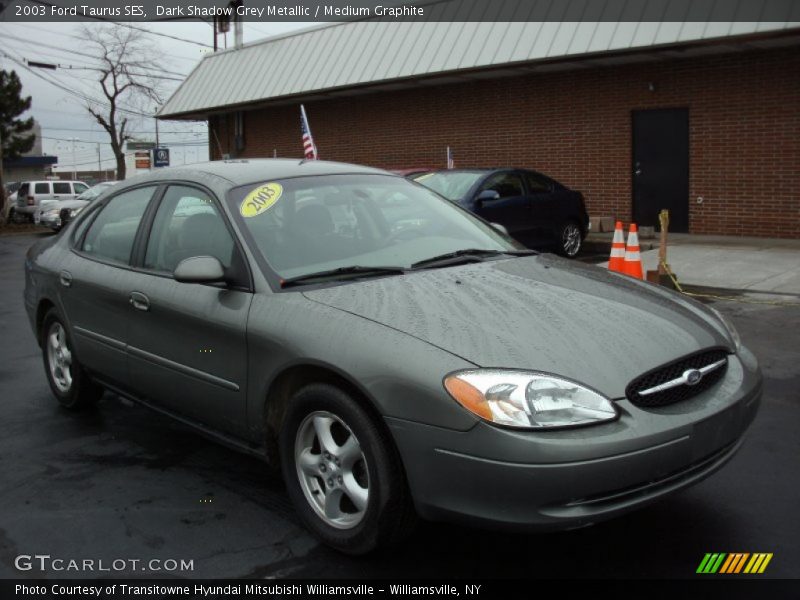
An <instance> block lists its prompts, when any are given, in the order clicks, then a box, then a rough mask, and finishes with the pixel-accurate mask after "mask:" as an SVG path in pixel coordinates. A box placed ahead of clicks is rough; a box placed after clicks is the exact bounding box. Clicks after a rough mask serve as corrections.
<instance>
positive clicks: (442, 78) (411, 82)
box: [157, 29, 800, 121]
mask: <svg viewBox="0 0 800 600" xmlns="http://www.w3.org/2000/svg"><path fill="white" fill-rule="evenodd" d="M795 45H800V29H788V30H780V31H770V32H764V33H756V34H749V35H742V36H736V37H723V38H716V39H708V40H700V41H696V42H689V43H687V42H681V43H674V44H664V45H661V46H647V47H643V48H635V49H629V50H618V51H604V52H595V53H586V54H582V55H570V56H564V57H556V58H552V59H537V60H529V61H519V62H515V63H506V64H503V65H497V66H488V67H479V68H475V69H462V70H452V71H443V72H439V73H435V74H431V75H424V76H411V77H405V78H397V79H392V80H382V81H375V82H366V83H359V84H354V85H344V86H339V87H331V88H327V89H320V90H310V91H302V92H299V93H295V94H286V95H282V96H276V97H272V98H267V99H262V100H256V101H249V102H241V103H230V104H225V105H222V106H213V107H205V108H200V109H197V110H189V111H185V112H178V113H171V114H167V115H158V117H157V118H158V119H160V120H187V121H197V120H206V119H208V118H209V117H211V116H214V115H220V114H226V113H230V112H232V111H238V110H254V109H259V108H269V107H273V106H282V105H287V104H299V103H301V102H311V101H314V100H322V99H326V98H341V97H348V96H360V95H365V94H371V93H378V92H384V91H397V90H404V89H409V88H419V87H428V86H440V85H448V84H454V83H465V82H470V81H477V80H487V79H489V80H490V79H502V78H505V77H514V76H519V75H530V74H532V73H552V72H557V71H568V70H579V69H591V68H599V67H610V66H617V65H627V64H635V63H645V62H658V61H668V60H675V59H681V58H693V57H701V56H712V55H718V54H728V53H736V52H747V51H752V50H759V49H762V50H763V49H770V48H780V47H787V46H795ZM190 76H191V75H190Z"/></svg>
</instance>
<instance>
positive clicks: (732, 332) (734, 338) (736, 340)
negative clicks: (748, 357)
mask: <svg viewBox="0 0 800 600" xmlns="http://www.w3.org/2000/svg"><path fill="white" fill-rule="evenodd" d="M708 308H710V309H711V310H712V311H713V312H714V314H715V315H717V318H718V319H719V320H720V321H721V322H722V324H723V325H724V326H725V329H726V330H727V331H728V335H729V336H730V338H731V342H732V343H733V348H734V350H736V352H739V350H741V349H742V338H740V337H739V332H738V331H736V327H734V325H733V322H732V321H731V320H730V319H729V318H728V317H726V316H725V315H723V314H722V313H721V312H719V311H718V310H717V309H716V308H714V307H713V306H709V307H708Z"/></svg>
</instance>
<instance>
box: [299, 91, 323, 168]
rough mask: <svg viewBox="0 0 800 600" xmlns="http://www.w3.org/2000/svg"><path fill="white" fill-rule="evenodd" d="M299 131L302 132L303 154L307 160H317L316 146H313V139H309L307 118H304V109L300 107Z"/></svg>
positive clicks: (309, 129)
mask: <svg viewBox="0 0 800 600" xmlns="http://www.w3.org/2000/svg"><path fill="white" fill-rule="evenodd" d="M300 130H301V131H302V132H303V153H304V154H305V157H306V158H307V159H309V160H317V158H319V157H318V156H317V146H316V144H314V138H313V137H311V128H310V127H309V126H308V117H307V116H306V108H305V106H303V105H302V104H301V105H300Z"/></svg>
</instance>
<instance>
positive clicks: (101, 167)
mask: <svg viewBox="0 0 800 600" xmlns="http://www.w3.org/2000/svg"><path fill="white" fill-rule="evenodd" d="M102 170H103V166H102V162H101V161H100V142H97V176H98V177H100V172H101V171H102ZM103 179H105V173H104V174H103Z"/></svg>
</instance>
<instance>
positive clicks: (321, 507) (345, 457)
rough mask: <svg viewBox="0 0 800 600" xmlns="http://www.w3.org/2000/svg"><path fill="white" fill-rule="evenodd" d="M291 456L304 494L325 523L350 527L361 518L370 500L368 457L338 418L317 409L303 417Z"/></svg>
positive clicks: (341, 527)
mask: <svg viewBox="0 0 800 600" xmlns="http://www.w3.org/2000/svg"><path fill="white" fill-rule="evenodd" d="M294 459H295V465H296V469H297V476H298V478H299V480H300V487H301V489H302V490H303V494H304V495H305V497H306V500H307V501H308V503H309V504H310V505H311V507H312V508H313V509H314V512H316V513H317V515H318V516H319V517H320V518H321V519H322V520H323V521H324V522H325V523H326V524H327V525H330V526H331V527H335V528H337V529H351V528H353V527H355V526H356V525H358V524H359V523H360V522H361V521H362V519H363V518H364V515H365V513H366V510H367V504H368V501H369V475H368V473H367V460H366V457H365V456H364V451H363V450H362V448H361V444H360V443H359V441H358V439H357V438H356V436H355V434H354V433H353V432H352V431H351V430H350V428H349V427H348V426H347V425H346V424H345V422H344V421H343V420H342V419H341V418H339V417H337V416H336V415H334V414H333V413H331V412H328V411H316V412H313V413H311V414H309V415H308V416H307V417H306V418H305V419H303V421H302V423H300V427H299V428H298V429H297V435H296V437H295V445H294Z"/></svg>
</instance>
